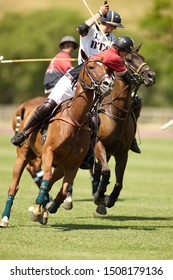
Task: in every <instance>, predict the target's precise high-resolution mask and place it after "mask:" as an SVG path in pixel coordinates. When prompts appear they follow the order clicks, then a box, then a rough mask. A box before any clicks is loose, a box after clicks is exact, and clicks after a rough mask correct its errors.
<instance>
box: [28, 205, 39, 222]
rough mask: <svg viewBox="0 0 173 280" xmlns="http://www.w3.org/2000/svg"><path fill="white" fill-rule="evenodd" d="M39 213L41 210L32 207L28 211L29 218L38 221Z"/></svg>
mask: <svg viewBox="0 0 173 280" xmlns="http://www.w3.org/2000/svg"><path fill="white" fill-rule="evenodd" d="M40 215H41V212H39V211H38V210H37V209H35V208H34V209H33V210H32V211H30V218H31V220H32V221H33V222H38V221H39V216H40Z"/></svg>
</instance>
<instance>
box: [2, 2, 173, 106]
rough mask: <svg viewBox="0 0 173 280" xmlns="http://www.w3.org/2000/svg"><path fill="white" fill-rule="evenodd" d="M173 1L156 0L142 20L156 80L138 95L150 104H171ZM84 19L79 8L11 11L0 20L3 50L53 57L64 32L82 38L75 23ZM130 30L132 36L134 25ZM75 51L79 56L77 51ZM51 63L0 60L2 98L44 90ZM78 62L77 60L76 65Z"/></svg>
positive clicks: (15, 55) (16, 99)
mask: <svg viewBox="0 0 173 280" xmlns="http://www.w3.org/2000/svg"><path fill="white" fill-rule="evenodd" d="M172 14H173V3H172V1H171V0H155V1H154V6H153V9H152V10H150V11H148V12H147V14H145V15H144V17H143V18H142V20H141V21H140V22H139V23H138V25H139V28H140V30H141V32H140V34H135V36H134V37H135V41H141V39H142V48H141V50H140V53H141V54H142V55H143V56H144V57H145V58H146V62H147V63H148V64H149V66H150V67H151V69H152V70H154V71H155V72H156V75H157V76H156V84H155V85H154V86H152V88H150V89H146V88H145V87H144V86H142V87H141V89H140V92H139V95H140V96H141V97H142V99H143V104H144V105H146V106H157V107H170V106H173V98H172V88H173V63H172V58H173V48H172V46H173V36H172V34H173V17H172ZM84 20H85V19H84V18H83V17H82V16H81V15H80V14H79V12H78V11H75V10H71V9H69V10H67V9H57V10H56V9H54V10H52V9H50V10H46V11H37V12H32V13H30V14H27V15H22V14H16V13H15V14H7V15H6V17H5V18H3V19H2V20H1V21H0V34H1V36H0V55H3V56H4V59H7V60H8V59H24V58H31V59H33V58H51V57H53V56H54V55H55V54H56V53H57V52H58V51H59V48H58V43H59V41H60V39H61V38H62V37H63V36H65V35H72V36H73V37H75V39H76V40H77V41H79V34H78V32H77V31H76V28H77V26H78V25H79V24H80V23H82V22H83V21H84ZM126 34H127V35H129V36H131V33H130V30H126ZM73 56H74V57H75V58H76V57H77V50H76V51H75V52H74V54H73ZM47 65H48V62H32V63H31V62H29V63H6V64H5V63H1V64H0V103H1V104H13V103H21V102H23V101H25V100H27V99H29V98H32V97H36V96H40V95H43V92H44V89H43V77H44V73H45V70H46V68H47ZM76 65H77V62H74V63H73V66H76Z"/></svg>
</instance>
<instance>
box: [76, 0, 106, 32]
mask: <svg viewBox="0 0 173 280" xmlns="http://www.w3.org/2000/svg"><path fill="white" fill-rule="evenodd" d="M108 11H109V5H108V4H105V5H104V6H102V7H100V9H99V12H98V13H96V14H95V15H94V17H91V18H89V19H88V20H86V21H85V22H84V23H83V24H80V25H79V26H78V28H77V30H78V32H79V34H80V35H81V36H86V35H87V34H88V31H89V29H90V27H91V26H92V25H93V24H94V23H95V20H96V21H98V20H99V19H100V17H102V16H104V15H105V14H106V13H107V12H108Z"/></svg>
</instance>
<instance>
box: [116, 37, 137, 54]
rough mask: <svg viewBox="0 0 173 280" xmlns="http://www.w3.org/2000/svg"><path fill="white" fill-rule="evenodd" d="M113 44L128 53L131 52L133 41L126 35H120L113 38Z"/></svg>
mask: <svg viewBox="0 0 173 280" xmlns="http://www.w3.org/2000/svg"><path fill="white" fill-rule="evenodd" d="M113 45H115V46H116V47H118V48H119V49H121V50H124V51H127V52H128V53H132V51H133V48H134V41H133V39H132V38H130V37H128V36H120V37H118V38H117V39H116V40H115V42H114V43H113Z"/></svg>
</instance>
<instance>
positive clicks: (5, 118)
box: [0, 105, 173, 124]
mask: <svg viewBox="0 0 173 280" xmlns="http://www.w3.org/2000/svg"><path fill="white" fill-rule="evenodd" d="M17 107H18V105H10V106H8V105H3V106H2V105H0V123H8V122H9V124H11V119H12V116H13V113H14V112H15V110H16V108H17ZM170 119H173V109H170V108H169V109H168V108H166V109H165V108H146V107H143V108H142V111H141V116H140V118H139V122H140V123H141V124H145V123H149V124H154V123H160V124H164V123H166V122H168V121H169V120H170Z"/></svg>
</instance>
